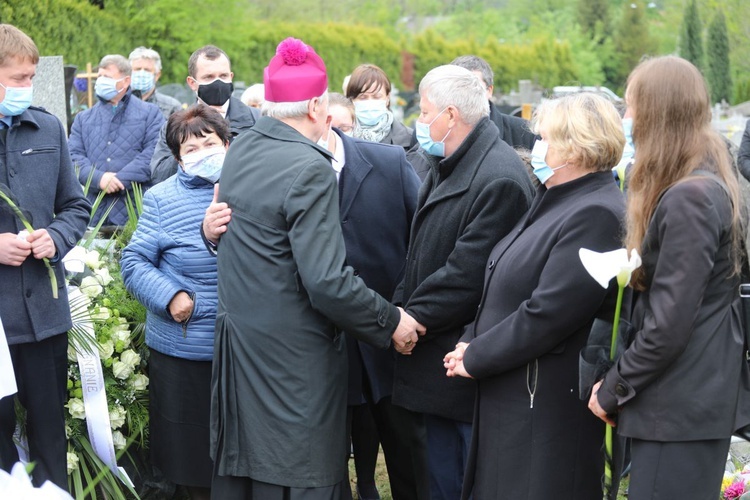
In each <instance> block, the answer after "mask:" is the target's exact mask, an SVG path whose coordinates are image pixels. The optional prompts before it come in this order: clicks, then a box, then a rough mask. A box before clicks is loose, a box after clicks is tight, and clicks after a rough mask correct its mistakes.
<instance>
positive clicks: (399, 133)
mask: <svg viewBox="0 0 750 500" xmlns="http://www.w3.org/2000/svg"><path fill="white" fill-rule="evenodd" d="M380 142H381V143H382V144H393V145H394V146H401V147H402V148H404V151H409V149H411V148H412V147H413V146H414V145H415V144H416V143H417V137H416V136H415V135H414V129H412V128H411V127H407V126H406V125H404V124H403V123H401V122H399V121H396V120H394V121H393V124H392V125H391V131H390V132H388V135H386V136H385V137H383V139H382V140H381V141H380Z"/></svg>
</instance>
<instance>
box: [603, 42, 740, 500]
mask: <svg viewBox="0 0 750 500" xmlns="http://www.w3.org/2000/svg"><path fill="white" fill-rule="evenodd" d="M626 98H627V102H628V111H627V114H626V115H625V116H630V117H632V118H633V142H634V143H635V147H636V149H637V150H638V155H637V158H636V161H635V164H634V166H633V169H632V172H631V175H630V179H629V192H628V197H629V199H628V217H627V220H628V223H627V226H628V227H627V237H626V239H625V241H626V244H627V247H628V248H637V249H638V250H639V252H640V254H641V256H642V258H643V266H642V267H641V268H640V269H637V270H636V273H635V274H634V275H633V281H632V284H633V287H634V288H635V289H636V290H638V291H640V292H641V293H640V295H639V296H638V299H637V301H636V303H635V306H634V309H633V320H632V323H633V325H634V326H635V327H636V328H637V331H636V334H635V337H634V340H633V343H632V344H631V345H630V347H629V348H628V349H627V351H625V353H624V354H623V355H622V357H621V358H620V360H619V361H618V363H617V364H616V365H615V366H614V367H613V368H612V369H611V370H610V371H609V373H607V375H606V376H605V378H604V380H603V383H602V384H601V386H600V387H598V392H596V389H597V386H595V387H594V393H593V395H592V396H591V400H590V402H589V406H590V408H591V410H592V411H593V412H594V413H595V414H596V415H597V416H599V417H600V418H602V420H605V421H606V422H609V423H611V424H614V423H615V417H614V416H615V415H618V416H617V418H616V422H617V429H618V432H619V434H620V435H622V436H626V437H629V438H631V441H632V448H631V449H632V468H631V479H630V488H629V498H630V500H642V499H654V500H655V499H666V498H669V499H673V498H690V499H692V500H704V499H706V500H709V499H710V500H713V499H715V498H718V497H719V489H720V485H721V479H722V474H723V470H724V464H725V462H726V457H727V451H728V449H729V440H730V436H731V434H732V431H733V430H734V427H735V410H736V408H737V398H738V388H739V385H740V377H741V374H742V369H743V365H744V368H745V369H746V368H747V365H746V364H744V363H743V358H744V348H743V338H742V334H741V331H740V328H739V317H738V309H737V306H738V304H737V301H738V300H739V299H738V292H737V286H738V284H739V267H740V266H739V262H740V258H739V255H740V252H739V250H740V242H741V240H742V238H743V236H742V231H741V229H740V218H739V208H740V203H741V201H740V198H739V190H738V185H737V177H736V175H735V173H734V172H732V166H731V165H732V164H731V159H730V157H729V155H728V154H727V148H726V146H725V145H724V143H723V141H722V139H721V137H720V136H719V135H718V134H717V133H715V132H714V131H713V130H711V110H710V105H711V101H710V98H709V94H708V90H707V87H706V83H705V81H704V79H703V77H702V76H701V74H700V72H699V71H698V70H697V69H696V68H695V67H694V66H693V65H692V64H690V63H689V62H688V61H686V60H684V59H680V58H678V57H671V56H670V57H661V58H657V59H651V60H649V61H646V62H644V63H642V64H641V65H639V66H638V67H637V68H636V69H635V70H634V71H633V73H632V74H631V75H630V78H629V80H628V87H627V92H626Z"/></svg>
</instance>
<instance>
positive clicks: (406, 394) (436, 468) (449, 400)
mask: <svg viewBox="0 0 750 500" xmlns="http://www.w3.org/2000/svg"><path fill="white" fill-rule="evenodd" d="M419 93H420V96H421V101H420V108H421V114H420V117H419V119H418V121H417V123H416V130H417V139H418V140H419V142H420V145H421V147H422V149H423V150H424V151H425V152H426V153H427V154H429V155H430V156H431V157H434V158H436V160H439V161H436V162H435V163H434V164H433V165H432V166H431V169H430V171H429V172H428V173H427V175H426V178H425V181H424V184H423V185H422V188H421V190H420V192H419V199H418V204H417V213H416V215H415V217H414V221H413V223H412V229H411V236H410V240H409V254H408V257H407V263H406V270H405V274H404V281H403V286H402V287H401V290H400V291H401V292H402V293H401V294H400V296H399V294H398V293H397V295H396V297H394V302H396V303H403V304H404V308H405V309H406V310H407V311H408V312H409V314H411V315H412V316H413V317H414V318H415V319H416V320H417V321H419V322H420V323H421V324H423V325H425V327H426V329H427V334H426V336H425V337H424V338H423V339H420V342H419V344H418V345H417V346H415V348H414V350H413V351H412V355H411V356H399V357H398V358H397V359H396V373H395V384H394V392H393V403H394V404H397V405H401V406H403V407H405V408H407V409H409V410H412V411H413V412H418V413H420V414H423V415H424V423H425V426H426V429H427V453H428V466H429V471H430V493H431V498H432V499H433V500H440V499H447V500H455V499H456V498H459V497H460V494H461V483H462V480H463V471H464V468H465V465H466V458H467V455H468V447H469V444H470V440H471V424H470V422H471V420H472V416H473V411H474V397H475V389H476V388H475V386H474V384H473V382H472V381H470V380H453V379H449V378H447V377H446V376H445V371H444V370H443V366H442V359H443V356H444V354H445V352H449V351H445V349H449V350H452V349H454V348H455V345H456V343H457V342H458V339H459V338H460V336H461V332H462V329H463V327H464V325H466V324H468V323H470V322H471V321H472V320H473V319H474V316H475V314H476V311H477V306H478V305H479V301H480V298H481V295H482V283H483V277H484V271H485V264H486V262H487V257H488V255H489V253H490V251H491V250H492V248H493V247H494V246H495V244H496V243H497V242H498V241H499V240H500V239H501V238H502V237H503V236H505V235H506V234H507V232H508V231H510V229H511V228H512V227H513V226H514V225H515V224H516V222H517V221H518V220H519V219H520V218H521V216H522V215H523V214H524V213H525V212H526V210H527V209H528V207H529V204H530V203H531V199H532V196H533V189H532V185H531V180H530V179H529V175H528V174H527V172H526V169H525V167H524V165H523V163H522V162H521V160H520V158H519V157H518V155H517V154H516V153H515V152H514V151H513V150H512V149H511V148H510V146H508V145H507V144H506V143H504V142H503V141H502V140H501V139H500V134H499V132H498V129H497V127H495V126H494V125H493V124H492V122H490V120H489V106H488V104H487V98H486V95H485V88H484V84H483V83H482V82H481V81H480V80H479V78H478V77H477V76H476V75H474V74H473V73H472V72H471V71H469V70H467V69H465V68H461V67H458V66H455V65H447V66H440V67H438V68H435V69H433V70H432V71H430V72H429V73H427V75H425V77H424V79H422V82H421V83H420V85H419Z"/></svg>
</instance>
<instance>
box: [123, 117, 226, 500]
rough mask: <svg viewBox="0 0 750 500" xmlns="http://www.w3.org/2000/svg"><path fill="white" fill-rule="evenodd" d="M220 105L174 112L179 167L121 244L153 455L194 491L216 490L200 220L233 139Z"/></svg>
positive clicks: (149, 198)
mask: <svg viewBox="0 0 750 500" xmlns="http://www.w3.org/2000/svg"><path fill="white" fill-rule="evenodd" d="M229 136H230V132H229V128H228V126H227V124H226V122H225V121H224V119H223V118H222V117H221V115H219V113H218V112H216V111H215V110H213V109H211V108H209V107H207V106H203V105H198V106H193V107H191V108H189V109H187V110H185V111H179V112H177V113H174V114H173V115H172V116H171V117H170V118H169V122H168V123H167V130H166V139H167V145H168V146H169V148H170V150H171V151H172V154H174V156H175V158H176V159H177V161H178V163H179V164H180V168H179V169H178V171H177V173H176V174H175V175H173V176H172V177H170V178H169V179H168V180H166V181H165V182H162V183H160V184H158V185H156V186H154V187H153V188H152V189H150V190H149V191H147V192H146V194H145V195H144V196H143V213H142V214H141V217H140V219H139V221H138V227H137V229H136V231H135V233H134V234H133V238H132V239H131V241H130V244H129V245H128V246H127V247H126V248H125V249H124V250H123V252H122V260H121V267H122V277H123V279H124V280H125V286H126V287H127V289H128V290H129V291H130V292H131V293H132V294H133V295H135V297H136V298H137V299H138V300H139V301H140V302H141V303H143V305H144V306H146V309H147V310H148V316H147V319H146V343H147V344H148V346H149V349H150V358H149V370H150V391H149V393H150V409H149V412H150V430H151V432H150V436H151V445H150V449H151V461H152V463H153V465H155V466H156V467H157V468H158V469H160V470H161V471H162V472H163V473H164V475H165V476H166V477H167V478H168V479H170V480H171V481H173V482H175V483H176V484H180V485H184V486H185V487H187V489H188V491H189V493H190V497H191V498H192V499H202V498H206V499H207V498H209V497H210V486H211V472H212V468H213V466H212V462H211V458H210V456H209V415H210V400H211V360H212V358H213V346H214V323H215V320H216V305H217V292H216V258H215V256H213V255H211V254H210V253H209V252H208V250H206V247H205V245H204V244H203V241H202V239H201V234H200V227H201V222H202V220H203V216H204V213H205V210H206V208H207V207H208V205H209V204H210V203H211V200H212V198H213V194H214V185H215V183H216V182H217V181H218V179H219V176H220V174H221V167H222V164H223V163H224V154H225V153H226V149H227V147H228V146H229Z"/></svg>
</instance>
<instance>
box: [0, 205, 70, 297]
mask: <svg viewBox="0 0 750 500" xmlns="http://www.w3.org/2000/svg"><path fill="white" fill-rule="evenodd" d="M0 199H2V200H3V201H5V203H7V204H8V206H9V207H10V209H11V210H13V213H14V214H16V217H18V219H19V220H20V221H21V224H23V227H24V228H25V229H26V231H28V232H29V233H33V232H34V228H33V227H32V226H31V223H30V222H29V220H28V219H27V218H26V217H25V216H24V215H23V212H21V209H20V208H18V205H16V204H15V203H13V201H12V200H11V199H10V197H8V196H7V195H6V194H5V193H3V191H2V190H0ZM42 262H44V265H45V267H46V268H47V274H49V282H50V285H52V298H53V299H56V298H57V276H55V269H54V268H53V267H52V264H50V262H49V259H48V258H47V257H42Z"/></svg>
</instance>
